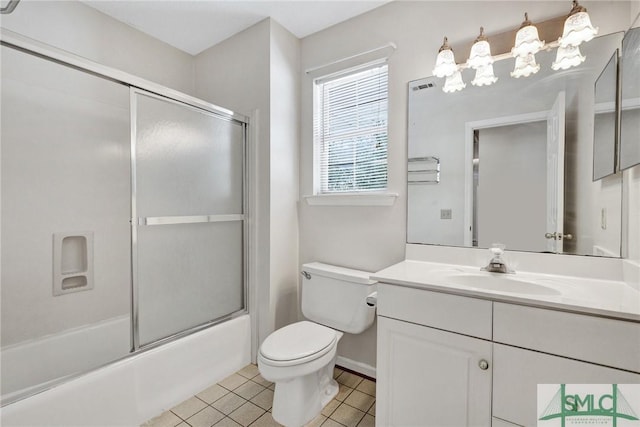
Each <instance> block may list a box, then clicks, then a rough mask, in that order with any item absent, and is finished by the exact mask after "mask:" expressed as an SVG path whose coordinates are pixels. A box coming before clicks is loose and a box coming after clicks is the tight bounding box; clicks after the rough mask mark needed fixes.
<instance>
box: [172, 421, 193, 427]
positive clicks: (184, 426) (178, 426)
mask: <svg viewBox="0 0 640 427" xmlns="http://www.w3.org/2000/svg"><path fill="white" fill-rule="evenodd" d="M176 427H191V426H190V425H189V424H187V422H186V421H183V422H181V423H180V424H178V425H177V426H176Z"/></svg>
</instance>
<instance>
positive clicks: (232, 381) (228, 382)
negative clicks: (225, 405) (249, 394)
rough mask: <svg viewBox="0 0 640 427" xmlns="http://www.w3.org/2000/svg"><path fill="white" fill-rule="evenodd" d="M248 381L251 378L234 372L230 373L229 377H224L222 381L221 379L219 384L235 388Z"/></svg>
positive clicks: (231, 388)
mask: <svg viewBox="0 0 640 427" xmlns="http://www.w3.org/2000/svg"><path fill="white" fill-rule="evenodd" d="M247 381H249V380H248V379H246V378H245V377H243V376H242V375H238V374H232V375H229V376H228V377H227V378H225V379H223V380H222V381H220V382H219V383H218V384H220V385H221V386H222V387H224V388H226V389H227V390H234V389H236V388H238V387H240V386H241V385H242V384H244V383H246V382H247Z"/></svg>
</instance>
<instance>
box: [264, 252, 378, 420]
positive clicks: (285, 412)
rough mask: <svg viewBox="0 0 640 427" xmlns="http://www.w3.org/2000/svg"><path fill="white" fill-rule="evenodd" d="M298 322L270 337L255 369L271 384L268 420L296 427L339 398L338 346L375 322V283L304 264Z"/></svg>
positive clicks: (331, 268) (340, 270)
mask: <svg viewBox="0 0 640 427" xmlns="http://www.w3.org/2000/svg"><path fill="white" fill-rule="evenodd" d="M302 267H303V271H302V275H303V279H302V289H301V292H302V297H301V300H302V314H303V315H304V317H305V318H306V319H308V320H303V321H300V322H297V323H293V324H291V325H288V326H285V327H283V328H281V329H278V330H277V331H275V332H273V333H272V334H271V335H269V336H268V337H267V338H266V339H265V340H264V342H263V343H262V345H261V346H260V350H259V351H258V369H259V370H260V373H261V374H262V376H263V377H264V378H265V379H266V380H268V381H271V382H274V383H275V385H276V387H275V392H274V396H273V408H272V415H273V419H274V420H276V421H277V422H279V423H280V424H283V425H285V426H286V427H300V426H303V425H304V424H306V423H308V422H309V421H311V420H312V419H314V418H315V417H316V416H317V415H318V414H319V413H320V411H321V410H322V408H323V407H324V405H326V404H327V403H329V402H330V401H331V399H333V398H334V397H335V396H336V394H338V383H337V382H336V381H335V380H334V379H333V368H334V366H335V363H336V349H337V346H338V341H339V340H340V338H342V335H343V334H344V333H345V332H346V333H350V334H359V333H361V332H363V331H364V330H366V329H367V328H369V327H370V326H371V325H372V324H373V321H374V319H375V311H376V308H375V291H376V282H375V281H373V280H370V279H369V275H370V273H368V272H365V271H360V270H352V269H349V268H343V267H337V266H333V265H328V264H322V263H319V262H313V263H309V264H304V265H303V266H302Z"/></svg>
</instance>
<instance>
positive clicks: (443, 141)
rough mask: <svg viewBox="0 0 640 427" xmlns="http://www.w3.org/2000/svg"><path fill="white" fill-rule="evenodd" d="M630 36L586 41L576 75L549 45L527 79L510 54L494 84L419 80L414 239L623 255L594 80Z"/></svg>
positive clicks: (468, 73) (618, 186) (412, 162)
mask: <svg viewBox="0 0 640 427" xmlns="http://www.w3.org/2000/svg"><path fill="white" fill-rule="evenodd" d="M621 40H622V33H616V34H610V35H607V36H602V37H598V38H595V39H593V40H591V41H590V42H588V43H586V44H583V45H581V46H580V49H581V51H582V54H583V55H584V56H586V61H585V62H584V63H582V64H581V65H579V66H578V67H574V68H570V69H568V70H564V71H553V70H552V69H551V63H552V62H553V61H554V60H555V55H556V51H555V50H551V51H541V52H539V53H538V54H536V60H537V61H538V63H539V64H540V71H539V72H538V73H537V74H534V75H532V76H529V77H526V78H512V77H511V76H510V75H509V73H510V72H511V71H512V69H513V61H512V60H505V61H498V62H496V63H494V71H495V74H496V76H497V77H498V81H497V83H495V84H493V85H491V86H488V87H487V86H483V87H475V86H472V85H471V84H470V83H467V86H466V88H465V89H463V90H462V91H460V92H455V93H444V92H443V91H442V86H443V85H444V79H438V78H435V77H427V78H424V79H420V80H416V81H412V82H410V83H409V88H408V90H409V94H408V98H409V122H408V168H407V170H408V209H407V211H408V212H407V242H408V243H423V244H436V245H449V246H468V247H489V246H491V244H493V243H497V242H500V243H504V244H506V247H507V249H511V250H521V251H535V252H555V253H572V254H581V255H604V256H616V257H618V256H620V238H621V216H622V215H621V205H622V182H621V175H620V174H612V175H609V176H608V177H607V178H605V179H601V180H599V181H597V182H593V180H592V178H593V166H592V165H593V135H594V129H593V119H594V105H595V101H594V84H595V81H596V79H597V78H598V76H599V75H600V74H601V73H602V71H603V69H604V68H605V66H606V65H607V64H608V62H609V60H610V59H611V57H612V55H613V54H614V52H615V51H616V49H618V48H619V47H620V43H621ZM473 77H474V76H473V70H469V69H466V70H464V71H463V79H464V81H465V82H470V81H471V80H472V79H473ZM434 159H435V160H434Z"/></svg>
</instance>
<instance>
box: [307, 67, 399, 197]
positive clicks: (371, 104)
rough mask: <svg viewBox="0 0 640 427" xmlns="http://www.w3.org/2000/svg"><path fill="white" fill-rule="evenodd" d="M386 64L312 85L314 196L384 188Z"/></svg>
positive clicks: (326, 79)
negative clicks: (313, 94) (314, 149)
mask: <svg viewBox="0 0 640 427" xmlns="http://www.w3.org/2000/svg"><path fill="white" fill-rule="evenodd" d="M387 82H388V78H387V65H386V64H384V65H380V64H377V65H375V66H373V67H369V68H366V69H360V70H358V71H356V72H353V73H349V74H346V75H345V74H342V75H340V76H337V77H332V78H324V79H318V80H316V81H315V100H314V102H315V108H314V143H315V147H316V153H317V155H318V160H319V161H318V162H316V167H317V168H318V170H316V171H315V176H316V181H317V182H316V183H315V186H316V193H321V194H326V193H340V192H361V191H370V190H385V189H386V188H387V104H388V103H387V92H388V91H387Z"/></svg>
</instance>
